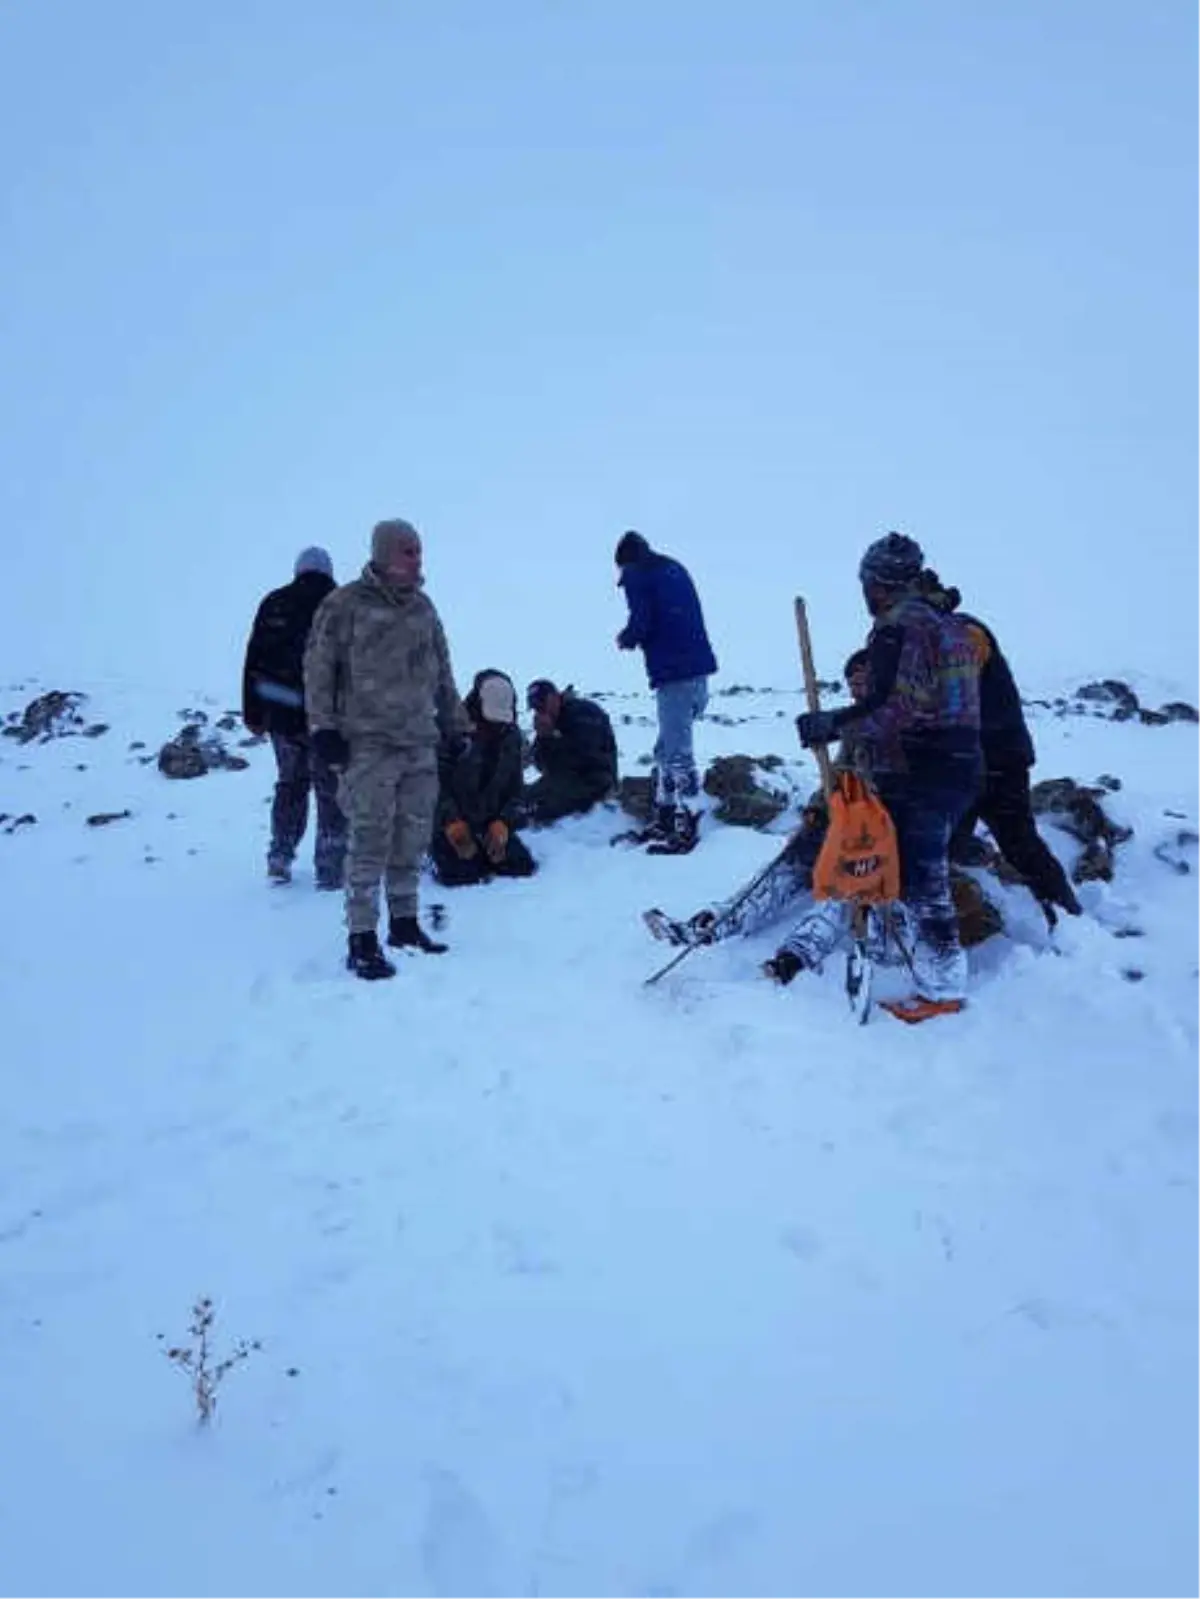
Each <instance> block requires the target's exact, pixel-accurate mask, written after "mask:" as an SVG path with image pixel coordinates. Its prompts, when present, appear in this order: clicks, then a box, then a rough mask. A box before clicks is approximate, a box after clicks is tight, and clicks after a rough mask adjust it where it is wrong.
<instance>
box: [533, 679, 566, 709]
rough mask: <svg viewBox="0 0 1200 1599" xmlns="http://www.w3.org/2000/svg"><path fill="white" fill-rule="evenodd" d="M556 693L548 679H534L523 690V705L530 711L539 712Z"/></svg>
mask: <svg viewBox="0 0 1200 1599" xmlns="http://www.w3.org/2000/svg"><path fill="white" fill-rule="evenodd" d="M557 693H558V689H557V688H556V687H555V686H554V684H553V683H552V682H551V681H550V679H549V678H548V677H535V678H534V680H533V682H532V683H531V684H530V685H529V687H528V688H527V689H526V690H525V704H526V705H527V706H528V707H529V709H530V710H531V711H540V710H541V708H542V706H543V705H545V703H546V701H547V700H548V699H549V698H550V696H551V695H552V694H557Z"/></svg>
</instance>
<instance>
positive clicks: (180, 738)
mask: <svg viewBox="0 0 1200 1599" xmlns="http://www.w3.org/2000/svg"><path fill="white" fill-rule="evenodd" d="M249 764H250V762H249V761H248V760H246V759H245V757H244V756H242V755H232V754H231V753H230V752H229V750H227V749H226V748H225V745H224V743H223V742H222V740H221V737H220V734H219V733H215V732H210V731H209V730H208V728H207V727H206V725H205V723H204V722H199V721H192V722H188V723H187V724H186V725H185V726H184V727H182V728H181V729H180V730H179V732H178V733H177V734H176V735H175V737H174V738H172V739H168V740H167V742H166V743H165V744H164V745H163V746H162V748H161V749H160V750H159V752H158V769H159V771H160V772H161V773H162V775H163V776H164V777H172V778H184V779H186V778H192V777H205V776H206V775H207V774H208V773H209V772H214V771H226V772H244V771H245V770H246V768H247V767H248V766H249Z"/></svg>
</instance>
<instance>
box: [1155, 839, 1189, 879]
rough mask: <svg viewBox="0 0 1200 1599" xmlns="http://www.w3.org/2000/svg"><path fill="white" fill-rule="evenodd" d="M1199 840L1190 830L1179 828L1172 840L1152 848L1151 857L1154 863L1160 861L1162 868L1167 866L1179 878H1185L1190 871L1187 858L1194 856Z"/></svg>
mask: <svg viewBox="0 0 1200 1599" xmlns="http://www.w3.org/2000/svg"><path fill="white" fill-rule="evenodd" d="M1197 843H1200V839H1198V838H1197V836H1196V834H1195V833H1193V832H1192V830H1191V829H1190V828H1186V827H1183V828H1180V830H1179V831H1178V832H1177V833H1176V834H1175V837H1174V838H1173V839H1171V838H1167V839H1164V840H1163V841H1162V843H1161V844H1156V845H1155V846H1154V850H1153V852H1152V853H1153V855H1154V858H1155V860H1156V861H1161V862H1162V863H1163V865H1164V866H1169V867H1170V868H1171V870H1172V871H1173V872H1175V873H1176V875H1177V876H1179V877H1187V876H1188V874H1189V873H1190V872H1191V870H1192V863H1191V861H1190V860H1189V859H1188V858H1187V857H1188V854H1189V853H1191V854H1194V853H1195V848H1196V845H1197Z"/></svg>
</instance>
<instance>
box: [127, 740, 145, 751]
mask: <svg viewBox="0 0 1200 1599" xmlns="http://www.w3.org/2000/svg"><path fill="white" fill-rule="evenodd" d="M129 748H130V749H131V750H144V749H145V748H146V740H145V739H144V738H135V739H134V741H133V743H132V744H131V745H130V746H129Z"/></svg>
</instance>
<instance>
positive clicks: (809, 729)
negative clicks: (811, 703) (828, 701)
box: [796, 711, 839, 750]
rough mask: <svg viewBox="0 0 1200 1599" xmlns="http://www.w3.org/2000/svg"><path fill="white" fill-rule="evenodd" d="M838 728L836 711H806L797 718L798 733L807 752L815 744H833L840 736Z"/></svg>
mask: <svg viewBox="0 0 1200 1599" xmlns="http://www.w3.org/2000/svg"><path fill="white" fill-rule="evenodd" d="M838 726H839V718H838V713H837V712H836V711H805V712H804V714H803V715H802V716H798V717H797V718H796V731H797V733H799V735H800V742H801V744H803V745H804V748H805V749H806V750H810V749H812V747H813V745H814V744H832V743H833V741H834V739H835V738H836V737H837V736H838Z"/></svg>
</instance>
